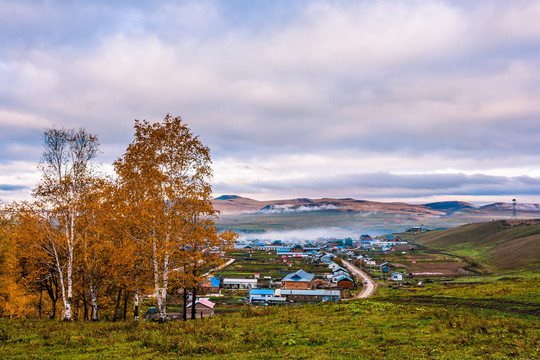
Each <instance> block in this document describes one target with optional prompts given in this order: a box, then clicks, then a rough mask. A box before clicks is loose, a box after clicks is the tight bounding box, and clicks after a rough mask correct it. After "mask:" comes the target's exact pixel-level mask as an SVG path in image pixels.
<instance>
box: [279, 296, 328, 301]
mask: <svg viewBox="0 0 540 360" xmlns="http://www.w3.org/2000/svg"><path fill="white" fill-rule="evenodd" d="M287 300H292V301H294V302H320V301H322V296H320V295H288V296H287Z"/></svg>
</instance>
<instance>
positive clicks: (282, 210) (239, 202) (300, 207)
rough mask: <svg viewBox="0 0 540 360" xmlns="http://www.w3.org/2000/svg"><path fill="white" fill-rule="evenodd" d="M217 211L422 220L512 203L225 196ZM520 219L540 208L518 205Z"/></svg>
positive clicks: (496, 209) (503, 208) (507, 208)
mask: <svg viewBox="0 0 540 360" xmlns="http://www.w3.org/2000/svg"><path fill="white" fill-rule="evenodd" d="M213 204H214V207H215V208H216V209H217V210H219V211H221V212H222V213H223V214H238V213H251V214H254V213H259V214H287V213H304V212H305V213H307V212H313V211H330V212H341V213H362V212H365V213H380V214H396V215H398V214H399V215H410V216H420V217H425V218H429V217H440V216H447V215H454V214H456V213H467V214H471V215H490V214H493V215H501V214H502V213H507V214H511V213H512V204H511V203H494V204H489V205H484V206H478V205H473V204H470V203H467V202H463V201H443V202H434V203H428V204H407V203H401V202H391V203H385V202H376V201H367V200H356V199H352V198H346V199H333V198H322V199H308V198H297V199H287V200H269V201H258V200H254V199H249V198H245V197H241V196H238V195H224V196H220V197H218V198H216V199H214V200H213ZM517 211H518V213H519V215H526V216H527V217H531V216H535V215H538V216H540V204H518V205H517Z"/></svg>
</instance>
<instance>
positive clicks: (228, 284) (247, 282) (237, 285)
mask: <svg viewBox="0 0 540 360" xmlns="http://www.w3.org/2000/svg"><path fill="white" fill-rule="evenodd" d="M222 286H223V288H224V289H255V288H256V287H257V279H223V281H222Z"/></svg>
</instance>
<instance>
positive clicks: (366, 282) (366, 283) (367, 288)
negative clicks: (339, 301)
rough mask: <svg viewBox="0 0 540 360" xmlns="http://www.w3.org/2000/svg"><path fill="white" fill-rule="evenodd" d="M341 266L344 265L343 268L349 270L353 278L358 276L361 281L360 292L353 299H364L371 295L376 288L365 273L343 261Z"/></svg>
mask: <svg viewBox="0 0 540 360" xmlns="http://www.w3.org/2000/svg"><path fill="white" fill-rule="evenodd" d="M343 265H345V267H346V268H347V269H349V271H350V272H351V273H352V275H354V276H355V277H356V276H358V277H360V278H361V279H362V283H363V288H362V291H360V292H359V293H358V294H356V295H355V296H354V298H353V299H360V298H366V297H369V296H371V295H373V293H374V292H375V288H376V287H377V285H376V284H375V282H374V281H373V280H372V279H371V278H370V277H369V276H368V275H367V274H366V273H365V272H363V271H362V270H360V269H359V268H357V267H356V266H354V265H353V264H351V263H350V262H348V261H345V260H343Z"/></svg>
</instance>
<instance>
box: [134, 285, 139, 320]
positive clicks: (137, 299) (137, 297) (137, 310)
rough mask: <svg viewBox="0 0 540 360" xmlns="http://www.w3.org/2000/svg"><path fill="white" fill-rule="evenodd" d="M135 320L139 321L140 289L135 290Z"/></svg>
mask: <svg viewBox="0 0 540 360" xmlns="http://www.w3.org/2000/svg"><path fill="white" fill-rule="evenodd" d="M133 320H134V321H139V288H137V289H135V295H134V298H133Z"/></svg>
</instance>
